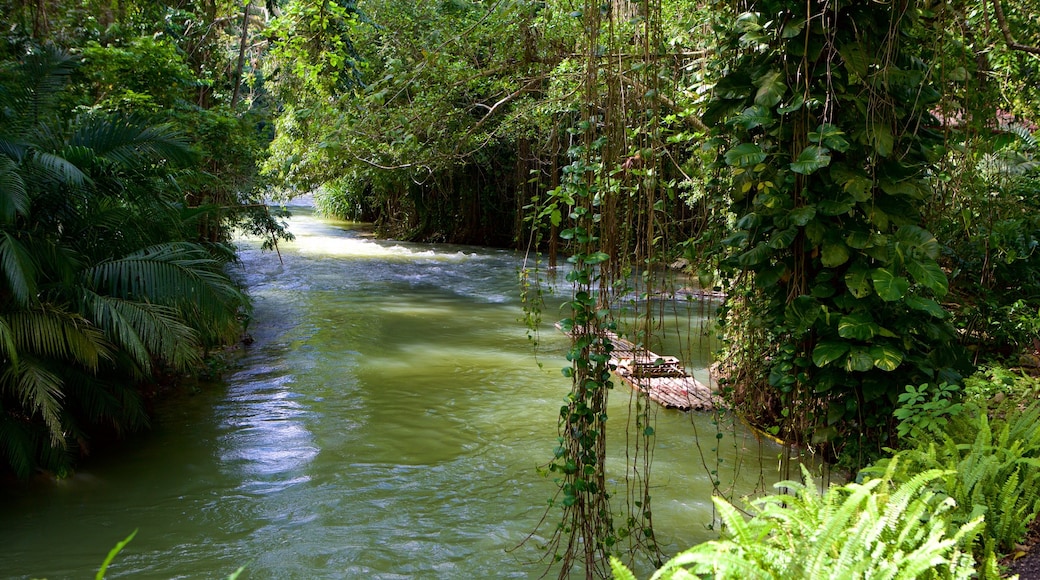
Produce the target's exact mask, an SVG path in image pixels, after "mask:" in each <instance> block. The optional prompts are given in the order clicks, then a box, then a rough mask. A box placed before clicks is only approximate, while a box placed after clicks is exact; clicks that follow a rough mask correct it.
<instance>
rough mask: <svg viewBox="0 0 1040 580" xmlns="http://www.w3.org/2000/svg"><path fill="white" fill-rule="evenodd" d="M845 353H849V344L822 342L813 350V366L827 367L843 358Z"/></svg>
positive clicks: (831, 341)
mask: <svg viewBox="0 0 1040 580" xmlns="http://www.w3.org/2000/svg"><path fill="white" fill-rule="evenodd" d="M847 352H849V343H847V342H838V341H834V340H822V341H820V343H819V344H817V345H816V347H815V348H813V352H812V360H813V364H814V365H816V366H818V367H823V366H827V365H828V364H830V363H832V362H834V361H836V360H838V359H840V358H841V357H843V356H845V353H847Z"/></svg>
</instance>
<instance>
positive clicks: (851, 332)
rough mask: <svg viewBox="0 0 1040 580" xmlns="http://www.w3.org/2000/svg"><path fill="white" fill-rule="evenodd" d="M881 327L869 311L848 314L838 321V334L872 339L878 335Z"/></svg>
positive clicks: (846, 336) (860, 338)
mask: <svg viewBox="0 0 1040 580" xmlns="http://www.w3.org/2000/svg"><path fill="white" fill-rule="evenodd" d="M879 330H880V327H879V326H878V325H877V323H876V322H874V318H873V317H871V316H870V314H869V313H867V312H853V313H852V314H846V315H845V316H842V317H841V320H840V321H838V336H840V337H842V338H853V339H856V340H870V339H872V338H874V336H876V335H877V333H878V331H879Z"/></svg>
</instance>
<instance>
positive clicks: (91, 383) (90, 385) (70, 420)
mask: <svg viewBox="0 0 1040 580" xmlns="http://www.w3.org/2000/svg"><path fill="white" fill-rule="evenodd" d="M64 378H65V394H66V396H65V411H66V414H65V417H63V420H64V423H65V425H66V431H70V432H72V433H74V434H75V435H76V436H77V437H84V438H85V437H87V436H88V435H89V434H90V431H91V430H90V427H91V426H94V425H99V424H102V423H104V424H107V425H110V426H111V427H112V428H113V429H115V431H116V432H118V433H121V432H124V431H127V430H130V431H132V430H135V429H139V428H142V427H147V426H148V413H146V412H145V406H144V402H143V401H142V399H141V394H140V392H138V390H137V388H136V386H135V384H134V383H133V382H131V381H127V380H126V378H125V376H123V375H122V374H121V373H120V374H118V375H114V376H101V377H99V376H95V375H92V374H88V373H84V372H82V371H76V370H73V371H71V372H69V373H66V376H65V377H64Z"/></svg>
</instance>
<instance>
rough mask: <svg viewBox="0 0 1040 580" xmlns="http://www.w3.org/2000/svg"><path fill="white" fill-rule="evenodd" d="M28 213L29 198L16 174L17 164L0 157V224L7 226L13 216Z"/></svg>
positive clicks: (23, 184)
mask: <svg viewBox="0 0 1040 580" xmlns="http://www.w3.org/2000/svg"><path fill="white" fill-rule="evenodd" d="M28 213H29V196H28V194H27V193H26V189H25V182H24V181H23V180H22V176H21V175H20V174H19V173H18V164H17V163H15V162H14V160H12V159H11V158H9V157H7V156H0V223H5V224H9V223H11V222H13V221H14V218H15V216H18V215H23V216H24V215H26V214H28Z"/></svg>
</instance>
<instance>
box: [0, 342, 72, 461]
mask: <svg viewBox="0 0 1040 580" xmlns="http://www.w3.org/2000/svg"><path fill="white" fill-rule="evenodd" d="M0 385H3V386H4V388H5V389H6V390H9V391H12V392H13V393H14V394H15V396H16V397H18V400H19V402H20V403H21V405H22V408H23V409H24V410H26V411H28V412H29V413H30V414H39V416H40V417H41V418H42V419H43V422H44V424H45V425H46V426H47V431H48V433H49V434H50V440H51V446H54V447H59V446H64V445H65V438H64V436H63V435H62V431H63V429H62V427H61V418H60V417H61V400H62V398H63V393H62V380H61V377H59V376H58V375H57V374H55V373H54V372H52V371H51V370H49V369H47V368H46V367H45V366H44V365H42V364H40V361H38V360H36V359H35V358H31V357H23V359H22V361H21V362H20V363H19V364H18V366H17V367H15V366H10V367H8V368H7V369H6V370H5V372H4V374H3V375H2V376H0Z"/></svg>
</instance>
